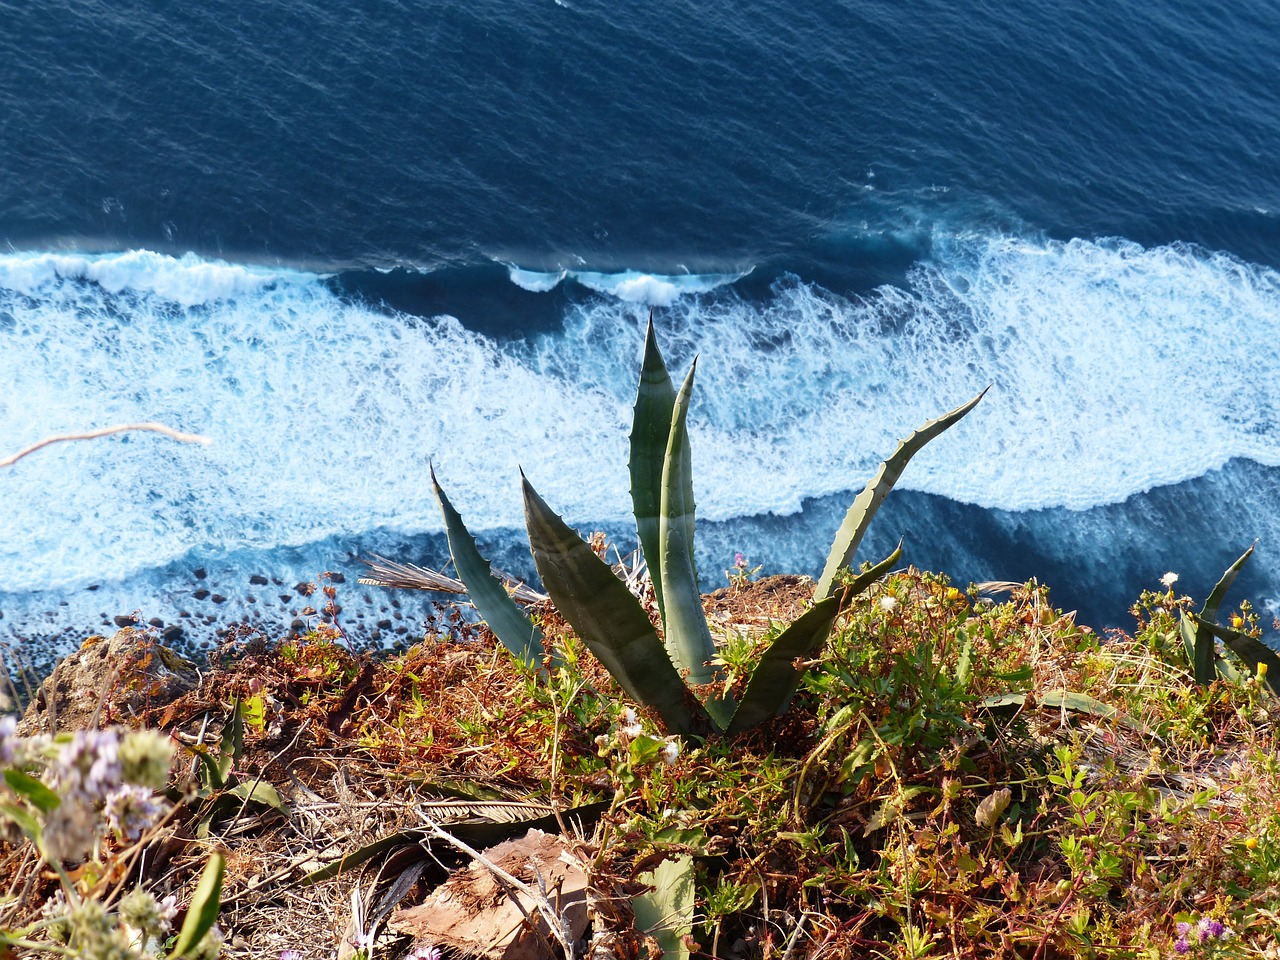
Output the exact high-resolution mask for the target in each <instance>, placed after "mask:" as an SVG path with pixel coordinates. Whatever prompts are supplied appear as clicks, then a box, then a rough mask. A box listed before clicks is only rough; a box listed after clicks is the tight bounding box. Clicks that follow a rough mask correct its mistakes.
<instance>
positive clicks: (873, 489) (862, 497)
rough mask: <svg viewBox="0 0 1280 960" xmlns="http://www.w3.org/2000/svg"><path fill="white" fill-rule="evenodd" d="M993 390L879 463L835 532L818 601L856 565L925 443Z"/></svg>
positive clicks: (930, 424) (816, 591) (924, 430)
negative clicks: (871, 529)
mask: <svg viewBox="0 0 1280 960" xmlns="http://www.w3.org/2000/svg"><path fill="white" fill-rule="evenodd" d="M990 389H991V388H990V387H987V389H986V390H983V391H982V393H980V394H978V395H977V396H976V397H974V398H973V399H972V400H970V401H969V402H968V403H966V404H963V405H962V406H959V407H956V409H954V410H952V411H951V412H950V413H946V414H943V415H942V416H941V417H938V418H937V419H936V420H930V421H928V422H927V423H926V424H925V425H924V426H922V427H921V428H920V429H919V430H917V431H916V432H915V433H913V434H911V436H909V437H907V439H905V440H903V441H902V442H900V443H899V444H898V447H897V449H896V450H894V451H893V454H892V455H891V456H890V457H889V458H888V459H887V460H885V461H884V463H882V464H880V469H879V470H877V471H876V475H875V476H874V477H872V478H871V479H870V480H869V481H868V482H867V485H866V487H865V488H863V491H862V492H861V493H860V494H858V496H857V497H855V498H854V501H853V503H852V505H850V507H849V511H848V513H846V514H845V517H844V522H843V523H841V524H840V529H839V530H838V531H837V532H836V537H835V541H834V542H833V543H832V544H831V552H830V554H828V556H827V563H826V566H825V567H823V569H822V576H821V577H819V578H818V583H817V586H816V587H815V588H814V591H813V596H814V599H815V600H821V599H823V598H825V597H827V596H830V594H831V591H832V586H833V584H834V583H835V578H836V574H837V573H839V572H840V570H841V569H842V568H844V567H847V566H849V565H850V564H852V563H853V557H854V554H855V553H857V550H858V544H860V543H861V542H862V537H863V535H864V534H865V533H866V532H867V527H868V526H869V525H870V523H871V519H872V518H873V517H874V516H875V515H876V511H877V510H879V509H880V504H881V503H883V502H884V498H885V497H887V496H888V495H889V491H890V490H892V489H893V485H894V484H895V483H897V482H898V478H899V477H901V476H902V471H903V470H905V469H906V466H907V464H908V463H910V462H911V458H912V457H914V456H915V455H916V454H917V453H919V452H920V449H921V448H922V447H923V446H924V445H925V444H926V443H928V442H929V441H930V440H932V439H934V438H935V437H937V436H938V435H939V434H941V433H942V432H943V431H945V430H947V429H948V428H949V427H951V426H952V425H954V424H955V423H956V422H957V421H958V420H959V419H960V418H961V417H963V416H964V415H965V414H966V413H968V412H969V411H970V410H972V409H973V408H974V407H975V406H976V405H977V403H978V401H979V400H981V399H982V398H983V397H984V396H986V393H987V390H990Z"/></svg>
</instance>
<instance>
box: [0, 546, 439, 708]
mask: <svg viewBox="0 0 1280 960" xmlns="http://www.w3.org/2000/svg"><path fill="white" fill-rule="evenodd" d="M184 586H185V589H184V590H182V591H180V592H179V591H173V592H172V595H171V596H170V599H169V603H167V604H166V605H165V606H167V607H169V608H170V610H172V612H171V613H169V614H168V616H164V617H162V616H158V615H151V616H148V613H149V612H150V611H147V610H143V609H135V610H129V611H120V610H114V609H110V608H108V609H102V607H101V606H99V608H98V610H97V611H96V612H93V613H84V614H82V615H74V614H73V615H69V614H70V611H68V610H66V609H65V607H67V606H69V604H68V602H67V601H59V604H58V605H59V606H60V607H63V608H64V609H63V610H60V611H54V610H50V611H47V613H46V615H45V618H44V619H45V621H46V622H47V623H48V625H49V626H51V627H54V628H53V629H50V630H48V631H47V632H46V631H44V630H41V629H40V628H41V626H43V625H42V624H35V625H27V626H26V627H25V628H20V627H19V626H18V625H17V624H16V623H13V622H12V620H10V621H9V623H5V622H4V617H5V614H4V611H3V610H0V626H6V627H8V630H6V631H4V635H3V636H0V644H3V645H4V646H6V647H7V648H8V650H9V656H8V657H7V658H6V660H7V661H8V665H9V668H10V673H11V675H17V674H20V675H25V677H26V678H27V680H28V681H30V680H31V679H32V678H35V679H43V678H45V677H47V676H49V674H50V673H51V672H52V671H53V669H54V667H55V666H56V664H57V663H58V662H59V661H60V660H62V659H63V658H65V657H67V656H68V655H70V654H72V653H73V652H74V651H76V650H78V649H79V648H80V647H81V645H82V644H83V643H84V642H85V641H86V640H87V639H89V638H90V637H92V636H99V635H104V634H105V635H110V634H112V633H114V632H115V631H117V630H120V629H123V628H126V627H133V628H138V629H141V630H144V631H146V632H147V633H148V634H150V635H151V636H152V637H153V638H154V639H156V640H158V641H160V642H162V643H163V644H165V645H166V646H168V647H170V648H172V649H173V650H174V652H175V653H177V654H179V655H180V656H182V657H185V658H187V659H189V660H192V661H195V662H197V663H199V662H204V661H205V660H206V658H207V657H208V655H209V654H210V653H211V652H213V651H215V650H217V649H218V648H219V647H220V646H221V645H222V644H223V643H225V642H226V641H227V640H228V639H230V638H233V637H241V638H243V637H244V636H247V635H250V634H254V633H257V634H261V635H263V636H264V637H266V638H267V639H269V640H278V639H283V638H286V637H290V636H297V635H299V634H303V633H307V632H309V631H311V630H314V629H315V628H316V627H317V626H319V625H321V624H329V625H334V624H336V625H337V626H338V627H339V628H340V629H341V630H342V632H343V634H344V635H345V636H346V638H347V641H348V644H349V645H350V646H351V647H352V648H353V649H356V650H366V649H373V650H386V651H389V652H400V651H403V650H404V649H405V648H406V647H407V646H408V645H409V644H411V643H412V642H413V639H414V638H416V637H420V636H422V634H423V633H424V632H425V631H426V629H428V627H429V626H430V625H431V624H434V623H436V622H438V620H439V619H440V616H439V609H440V602H441V601H442V600H443V599H444V598H445V595H442V594H432V593H427V592H423V591H408V590H396V591H390V590H386V589H384V588H381V587H376V586H368V585H365V584H360V583H359V582H358V573H355V572H353V573H351V574H347V573H343V572H340V571H331V572H327V573H325V574H323V575H321V576H319V577H316V578H315V579H314V580H297V579H294V578H292V577H290V578H287V579H286V578H285V577H283V576H280V575H275V574H270V573H265V572H255V573H251V574H249V575H248V576H247V577H246V576H244V574H243V573H241V572H240V571H236V573H235V574H234V575H227V574H221V575H220V574H219V572H217V571H210V569H208V568H207V567H203V566H202V567H195V568H192V569H191V570H190V572H189V579H188V581H187V583H186V584H185V585H184ZM98 590H99V585H97V584H91V585H90V586H88V587H87V588H85V591H86V592H88V593H89V594H94V593H97V591H98ZM78 607H79V608H80V610H83V609H85V607H84V604H83V601H81V603H79V604H78ZM88 609H92V608H88ZM77 614H79V611H77ZM68 620H75V621H76V625H75V626H54V625H55V624H57V623H58V622H59V621H61V622H62V623H66V622H67V621H68ZM15 679H17V677H16V676H15ZM19 688H20V689H21V683H20V682H19Z"/></svg>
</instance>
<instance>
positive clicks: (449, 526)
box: [432, 318, 986, 735]
mask: <svg viewBox="0 0 1280 960" xmlns="http://www.w3.org/2000/svg"><path fill="white" fill-rule="evenodd" d="M696 368H697V361H696V360H695V361H694V364H693V365H691V366H690V368H689V373H688V375H687V376H686V377H685V379H684V382H683V383H682V385H681V387H680V389H679V390H676V388H675V386H674V384H673V382H672V380H671V376H670V374H669V372H668V370H667V367H666V364H665V363H664V362H663V359H662V354H661V353H660V352H659V350H658V345H657V340H656V338H655V336H654V331H653V322H652V318H650V323H649V327H648V331H647V333H646V335H645V348H644V360H643V364H642V367H641V371H640V386H639V390H638V393H637V397H636V404H635V411H634V422H633V427H632V431H631V463H630V469H631V499H632V505H633V508H634V512H635V520H636V532H637V534H638V536H639V540H640V547H641V550H642V551H643V554H644V558H645V562H646V563H647V564H648V567H649V571H650V574H651V576H652V580H653V590H654V597H655V600H656V602H657V606H658V612H659V618H660V620H661V622H662V631H661V635H660V634H659V632H658V631H657V630H656V629H655V628H654V626H653V624H652V622H651V621H650V619H649V615H648V613H647V612H646V611H645V609H644V607H643V606H642V605H641V603H640V601H639V600H637V599H636V597H635V596H634V595H633V594H632V593H631V591H630V590H628V589H627V587H626V585H625V584H623V583H622V581H621V580H619V579H618V577H617V576H615V575H614V573H613V571H612V570H611V569H610V567H609V565H608V564H607V563H605V562H604V561H603V560H601V559H600V557H599V556H597V555H596V553H595V551H594V550H592V549H591V547H590V546H589V545H588V544H587V543H586V542H584V541H583V540H582V538H581V537H579V536H578V534H577V533H576V532H575V531H574V530H573V529H571V528H570V527H569V526H568V524H566V523H565V522H564V520H562V519H561V518H560V517H559V516H558V515H557V514H556V513H555V511H554V510H552V509H551V508H550V507H549V506H548V505H547V503H546V502H545V501H544V500H543V499H542V497H540V496H539V495H538V493H537V491H536V490H534V488H533V486H532V485H531V484H530V483H529V481H528V479H527V478H526V477H525V476H524V474H523V472H522V473H521V483H522V487H523V493H524V510H525V525H526V527H527V528H528V533H529V544H530V547H531V549H532V551H533V559H534V564H535V565H536V567H537V570H538V575H539V576H540V577H541V578H542V583H543V586H544V588H545V589H546V591H547V593H548V594H549V595H550V597H551V600H552V602H553V603H555V605H556V608H557V609H558V610H559V611H560V613H561V615H563V616H564V618H565V619H566V620H567V621H568V622H569V624H570V625H571V626H572V627H573V629H574V632H575V633H576V634H577V635H578V637H579V638H580V639H581V640H582V641H583V642H584V643H585V644H586V645H587V648H588V649H589V650H591V652H592V653H593V654H594V655H595V656H596V657H597V658H598V659H599V660H600V661H601V663H603V664H604V665H605V667H606V668H607V669H608V670H609V672H610V673H611V674H612V675H613V677H614V678H615V679H616V680H617V681H618V684H619V685H620V686H621V687H622V689H623V690H625V691H626V692H627V694H628V695H629V696H631V697H632V698H634V699H635V700H636V701H637V702H639V703H642V704H645V705H647V706H649V707H651V708H652V709H653V710H654V711H655V712H657V714H658V715H659V716H660V717H661V719H662V722H663V724H664V725H665V726H666V728H667V729H668V730H671V731H673V732H676V733H686V734H697V735H706V734H709V733H712V732H718V733H726V734H736V733H739V732H741V731H743V730H748V729H750V728H751V727H754V726H756V725H757V724H759V723H761V722H763V721H765V720H767V719H769V718H771V717H774V716H777V715H779V714H781V713H783V712H784V711H785V710H786V708H787V706H788V705H789V704H790V701H791V698H792V696H793V695H794V694H795V691H796V688H797V686H798V685H799V683H800V678H801V676H802V675H803V671H802V670H801V669H798V668H797V667H796V666H795V664H796V662H797V661H802V660H805V659H810V658H812V657H814V656H816V655H817V654H818V653H819V652H820V651H821V649H822V647H823V646H824V644H825V643H826V641H827V638H828V636H829V635H830V633H831V629H832V626H833V625H834V623H835V619H836V617H837V616H838V614H839V613H840V611H841V609H842V608H843V607H844V606H845V605H846V604H848V603H849V601H850V600H851V599H852V598H853V597H855V596H857V595H858V594H859V593H861V592H862V591H864V590H866V589H867V588H868V587H869V586H870V585H871V584H872V583H874V582H875V581H876V580H877V579H879V578H880V577H881V576H882V575H883V574H884V573H885V572H887V571H888V570H889V569H890V568H892V567H893V565H894V564H896V563H897V562H898V559H899V558H900V557H901V553H902V545H901V543H899V545H898V548H897V549H895V550H894V551H893V553H892V554H890V555H889V556H888V557H886V558H885V559H884V560H882V561H881V562H880V563H878V564H876V565H875V566H872V567H870V568H869V569H867V570H865V571H862V572H861V573H858V574H857V575H853V574H852V573H851V572H850V568H851V564H852V561H853V556H854V553H855V552H856V550H857V548H858V544H859V543H860V542H861V540H862V537H863V534H864V533H865V532H866V529H867V526H868V524H869V523H870V522H871V519H872V517H873V516H874V515H875V513H876V511H877V510H878V509H879V507H880V504H881V503H882V502H883V501H884V498H885V496H886V495H887V494H888V492H889V490H890V489H891V488H892V487H893V485H894V483H895V482H897V480H898V478H899V477H900V476H901V474H902V471H903V469H904V468H905V467H906V465H907V462H908V461H909V460H910V459H911V458H912V457H913V456H914V455H915V454H916V453H917V452H918V451H919V450H920V449H921V448H922V447H923V446H924V445H925V444H926V443H928V442H929V441H930V440H932V439H933V438H934V437H936V436H938V435H939V434H940V433H942V432H943V431H944V430H946V429H947V428H948V427H950V426H951V425H952V424H954V423H956V422H957V421H958V420H959V419H960V418H961V417H963V416H964V415H965V414H966V413H968V412H969V411H970V410H971V409H973V407H974V405H976V404H977V402H978V401H979V400H981V399H982V395H983V394H979V395H978V396H977V397H975V398H973V399H972V400H970V401H969V402H968V403H966V404H964V405H963V406H961V407H958V408H956V409H955V410H952V411H951V412H950V413H948V414H946V415H944V416H942V417H939V418H938V419H936V420H931V421H929V422H928V423H926V424H925V425H924V426H923V427H921V428H920V429H919V430H918V431H916V432H915V433H913V434H912V435H911V436H910V437H908V438H907V439H906V440H904V441H902V442H901V443H900V444H899V445H898V448H897V450H895V451H894V453H893V455H892V456H890V457H889V459H888V460H886V461H885V462H884V463H883V464H882V465H881V467H880V469H879V471H878V472H877V473H876V475H875V476H874V477H873V478H872V479H871V481H870V482H869V483H868V484H867V486H866V488H865V489H864V490H863V491H862V493H861V494H859V495H858V497H857V498H856V499H855V500H854V502H853V504H852V506H851V507H850V508H849V512H848V514H847V515H846V516H845V519H844V522H843V524H842V525H841V527H840V530H839V531H838V533H837V534H836V539H835V542H834V543H833V544H832V547H831V550H830V553H829V555H828V558H827V563H826V566H825V568H824V570H823V573H822V576H821V577H820V578H819V580H818V583H817V586H816V589H815V591H814V603H813V605H812V606H811V607H810V608H809V609H808V610H807V611H806V612H805V613H804V614H802V615H801V616H800V617H799V618H797V619H796V620H795V621H793V622H792V623H791V624H790V625H789V626H787V628H786V629H785V630H783V631H782V632H781V633H780V634H779V635H778V636H777V637H776V638H774V640H773V641H772V642H771V643H770V644H769V646H768V647H767V648H766V650H765V651H764V653H763V655H762V656H761V658H760V662H759V663H758V664H757V666H756V667H755V669H754V671H753V672H752V674H751V676H750V678H749V679H748V681H747V684H746V686H745V688H744V689H743V690H742V692H741V694H740V696H737V697H735V696H734V695H733V694H732V693H731V691H730V689H729V688H730V684H729V682H728V678H727V677H726V676H725V673H724V671H723V668H722V667H721V666H719V665H718V664H717V660H716V645H715V640H714V639H713V637H712V635H711V629H710V627H709V625H708V623H707V619H706V615H705V614H704V612H703V608H702V595H701V590H700V587H699V582H698V575H697V569H696V565H695V563H694V553H693V533H694V497H693V481H692V469H691V456H690V447H689V433H688V427H687V418H688V413H689V403H690V399H691V397H692V393H693V379H694V373H695V370H696ZM985 392H986V391H985V390H984V391H983V393H985ZM432 484H433V486H434V488H435V492H436V497H437V499H438V500H439V502H440V506H441V510H442V512H443V513H444V517H445V529H446V533H447V535H448V538H449V547H450V552H451V553H452V554H453V558H454V565H455V567H456V568H457V571H458V576H459V578H460V579H461V580H462V581H463V583H464V584H466V586H467V589H468V591H469V593H470V594H471V598H472V601H473V602H474V603H475V606H476V609H477V611H478V612H479V613H480V615H481V616H482V617H483V618H484V619H485V620H486V622H487V623H488V624H489V626H490V628H491V629H492V630H493V631H494V633H495V634H496V635H497V636H498V638H499V639H500V640H501V641H502V643H503V644H504V645H506V647H507V648H508V649H509V650H511V652H512V653H513V654H514V655H515V656H516V657H517V659H519V660H520V661H521V662H523V663H525V664H526V665H529V666H534V665H535V664H537V663H540V662H541V661H542V657H543V648H542V638H541V634H539V633H538V631H537V629H536V627H534V625H533V623H532V622H531V621H530V620H529V618H528V617H527V616H526V615H525V613H524V611H523V610H521V609H520V608H519V607H518V605H517V604H516V603H515V602H514V601H513V600H512V599H511V597H510V596H509V595H508V593H507V592H506V590H505V588H504V587H503V586H502V584H501V583H500V582H499V581H498V580H497V579H496V578H495V577H493V575H492V573H491V571H490V569H489V565H488V562H487V561H485V560H483V559H482V558H481V557H480V554H479V552H478V551H477V550H476V547H475V542H474V540H473V539H472V537H471V535H470V534H469V533H468V532H467V529H466V526H465V524H464V523H463V522H462V518H461V516H460V515H459V514H458V513H457V511H456V510H454V509H453V507H452V506H451V505H450V503H449V500H448V498H447V497H446V496H445V495H444V492H443V491H442V490H441V489H440V486H439V484H438V483H437V482H436V479H435V475H434V473H433V474H432ZM694 688H701V689H702V690H707V691H710V694H709V695H708V696H707V697H706V699H705V700H704V699H700V698H699V697H698V696H697V695H696V694H695V691H694Z"/></svg>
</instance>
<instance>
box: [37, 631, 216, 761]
mask: <svg viewBox="0 0 1280 960" xmlns="http://www.w3.org/2000/svg"><path fill="white" fill-rule="evenodd" d="M117 671H118V673H117ZM199 680H200V673H199V671H198V670H197V669H196V667H195V664H193V663H191V662H190V661H188V660H185V659H183V658H182V657H180V656H178V654H176V653H174V651H173V650H171V649H170V648H169V647H166V646H164V645H163V644H160V643H157V642H156V640H155V639H154V638H153V637H152V636H150V635H149V634H147V633H146V632H145V631H142V630H135V629H133V628H131V627H126V628H125V629H123V630H121V631H119V632H118V633H117V634H116V635H115V636H113V637H111V638H110V639H109V640H108V639H107V638H106V637H102V636H98V635H94V636H91V637H89V638H88V639H86V640H85V641H84V644H83V645H82V646H81V647H80V649H79V650H77V651H76V652H75V653H73V654H71V656H69V657H67V658H66V659H65V660H63V661H62V662H61V663H59V664H58V666H57V667H55V668H54V670H53V673H52V674H51V675H50V676H49V677H48V679H46V680H45V681H44V682H43V683H42V684H40V687H39V689H38V690H37V691H36V695H35V697H34V698H33V699H32V701H31V703H30V704H29V705H28V706H27V712H26V714H25V715H24V716H23V718H22V720H21V722H20V723H19V724H18V733H20V734H22V735H23V736H31V735H33V734H36V733H42V732H54V733H57V732H60V731H63V730H81V729H84V728H86V727H87V726H88V724H89V722H90V721H91V720H92V719H93V718H94V717H95V715H99V716H100V715H101V714H100V711H99V706H100V703H101V700H102V698H103V697H104V696H105V697H106V698H107V700H108V701H109V706H110V708H111V709H110V712H111V713H112V714H115V715H121V714H137V713H139V712H140V711H142V710H143V709H147V708H155V707H157V706H163V705H164V704H166V703H170V702H172V701H173V700H176V699H177V698H178V697H180V696H182V695H183V694H184V693H186V692H188V691H189V690H191V689H193V688H194V687H195V685H196V684H197V683H198V682H199ZM51 707H52V709H51ZM51 724H56V726H57V729H56V730H52V731H51V730H50V725H51Z"/></svg>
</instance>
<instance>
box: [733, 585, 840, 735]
mask: <svg viewBox="0 0 1280 960" xmlns="http://www.w3.org/2000/svg"><path fill="white" fill-rule="evenodd" d="M840 605H841V598H840V597H827V599H825V600H820V601H818V602H817V603H815V604H814V605H813V606H812V607H810V608H809V609H808V610H807V611H805V612H804V613H803V614H802V615H801V616H799V617H797V618H796V619H795V620H794V621H792V623H791V625H790V626H788V627H787V629H785V630H784V631H782V633H780V634H778V636H777V637H776V638H775V639H774V641H773V643H771V644H769V647H768V649H766V650H765V652H764V654H763V655H762V656H761V657H760V662H759V663H758V664H756V668H755V670H753V671H752V672H751V679H750V681H748V683H747V688H746V690H745V691H743V694H742V701H741V702H740V703H739V704H738V709H737V711H736V712H735V713H734V714H733V720H732V722H731V723H730V724H729V729H728V730H727V731H726V732H727V733H728V734H729V735H730V736H732V735H733V734H736V733H742V732H743V731H744V730H750V729H751V728H752V727H755V726H757V725H758V724H761V723H764V722H765V721H766V720H769V719H770V718H772V717H776V716H780V715H781V714H782V713H784V712H785V711H786V709H787V707H788V706H789V705H790V703H791V698H792V697H793V696H795V692H796V687H798V686H799V685H800V678H801V677H803V676H804V670H803V669H797V667H796V665H795V661H796V660H800V659H810V658H811V657H813V656H814V655H815V654H816V653H817V652H818V651H819V650H821V649H822V647H823V645H824V644H825V643H826V642H827V637H829V636H830V635H831V626H832V624H834V623H835V620H836V617H837V616H838V615H839V613H840Z"/></svg>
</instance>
